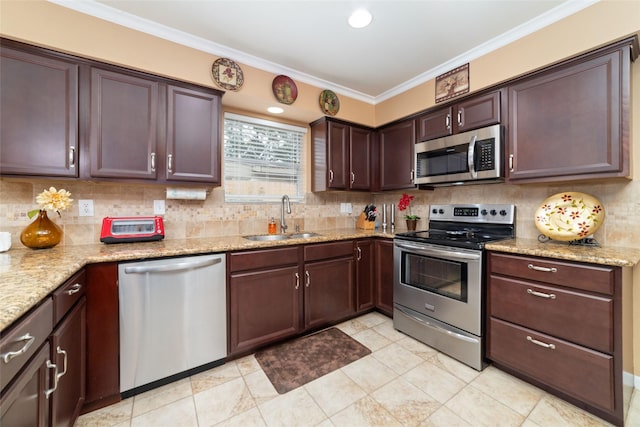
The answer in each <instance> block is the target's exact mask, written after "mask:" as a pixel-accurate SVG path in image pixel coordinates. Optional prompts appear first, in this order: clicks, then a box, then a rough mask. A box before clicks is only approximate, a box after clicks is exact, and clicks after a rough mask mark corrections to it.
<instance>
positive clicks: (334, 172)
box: [310, 117, 375, 191]
mask: <svg viewBox="0 0 640 427" xmlns="http://www.w3.org/2000/svg"><path fill="white" fill-rule="evenodd" d="M310 126H311V141H312V145H313V148H312V151H311V153H312V168H313V172H312V176H313V182H312V189H313V191H327V190H362V191H369V190H370V189H371V162H372V152H373V143H374V137H375V132H374V131H373V129H369V128H366V127H363V126H357V125H354V124H351V123H347V122H343V121H338V120H334V119H331V118H328V117H323V118H321V119H319V120H317V121H315V122H313V123H311V125H310Z"/></svg>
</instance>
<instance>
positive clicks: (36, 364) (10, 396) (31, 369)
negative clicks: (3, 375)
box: [0, 341, 50, 427]
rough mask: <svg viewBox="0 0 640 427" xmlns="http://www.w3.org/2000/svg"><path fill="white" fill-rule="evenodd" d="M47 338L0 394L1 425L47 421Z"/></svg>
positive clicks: (33, 426)
mask: <svg viewBox="0 0 640 427" xmlns="http://www.w3.org/2000/svg"><path fill="white" fill-rule="evenodd" d="M49 351H50V347H49V342H48V341H47V342H46V343H45V345H43V346H42V347H41V348H40V350H39V351H38V353H37V354H36V355H35V356H34V357H33V359H31V361H30V362H29V364H28V365H27V366H26V367H25V368H24V370H23V371H22V372H21V373H20V375H19V376H18V377H17V378H16V379H15V381H14V382H12V383H11V385H10V386H9V387H8V388H6V389H5V390H3V392H2V398H0V425H2V426H19V427H41V426H48V425H49V399H47V398H46V396H45V392H46V391H47V390H48V388H49V377H50V374H49V371H50V369H48V368H47V362H49Z"/></svg>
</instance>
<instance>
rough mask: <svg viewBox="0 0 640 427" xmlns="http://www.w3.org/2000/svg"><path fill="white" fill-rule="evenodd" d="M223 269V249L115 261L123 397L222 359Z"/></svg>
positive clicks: (224, 350)
mask: <svg viewBox="0 0 640 427" xmlns="http://www.w3.org/2000/svg"><path fill="white" fill-rule="evenodd" d="M225 270H226V264H225V255H224V254H215V255H200V256H192V257H184V258H170V259H159V260H152V261H142V262H131V263H121V264H119V265H118V280H119V287H118V291H119V298H120V392H121V393H122V395H123V397H129V396H132V395H134V394H137V393H140V392H143V391H146V390H149V389H152V388H154V387H157V386H160V385H163V384H166V383H168V382H171V381H174V380H176V379H178V378H181V377H186V376H189V375H191V374H193V373H196V372H198V371H201V370H204V369H208V368H210V367H213V366H215V365H218V364H221V363H224V359H225V358H226V356H227V312H226V306H227V299H226V282H225V280H226V273H225Z"/></svg>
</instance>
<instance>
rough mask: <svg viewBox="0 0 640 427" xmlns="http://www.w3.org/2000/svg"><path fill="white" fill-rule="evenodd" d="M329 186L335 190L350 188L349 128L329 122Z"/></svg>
mask: <svg viewBox="0 0 640 427" xmlns="http://www.w3.org/2000/svg"><path fill="white" fill-rule="evenodd" d="M328 139H329V140H328V145H327V166H328V168H329V170H328V174H329V176H328V177H327V183H328V184H327V186H328V187H329V188H331V189H334V190H346V189H347V188H349V179H350V177H349V126H347V125H345V124H342V123H335V122H328Z"/></svg>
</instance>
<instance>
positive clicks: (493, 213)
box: [489, 209, 498, 216]
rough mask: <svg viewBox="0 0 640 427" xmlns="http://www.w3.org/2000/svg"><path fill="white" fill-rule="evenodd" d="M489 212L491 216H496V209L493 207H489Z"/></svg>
mask: <svg viewBox="0 0 640 427" xmlns="http://www.w3.org/2000/svg"><path fill="white" fill-rule="evenodd" d="M489 213H490V214H491V216H496V214H497V213H498V212H496V210H495V209H491V210H490V211H489Z"/></svg>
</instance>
